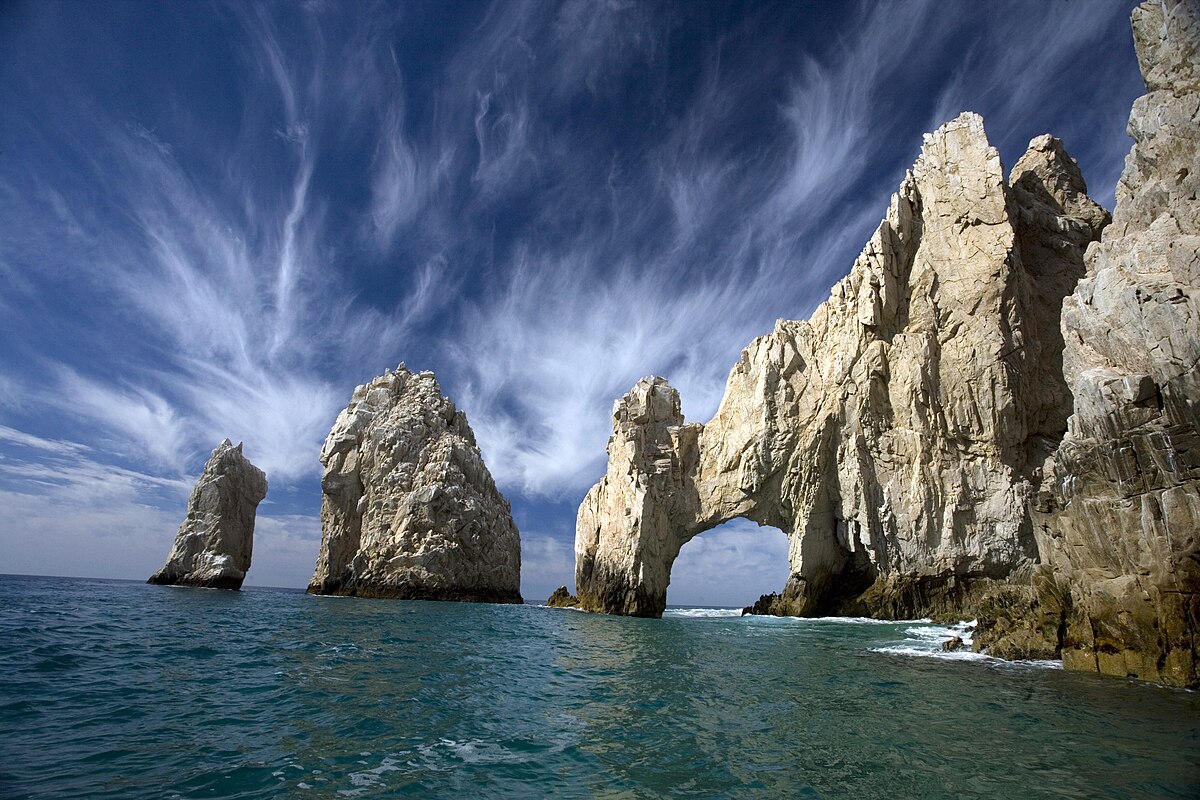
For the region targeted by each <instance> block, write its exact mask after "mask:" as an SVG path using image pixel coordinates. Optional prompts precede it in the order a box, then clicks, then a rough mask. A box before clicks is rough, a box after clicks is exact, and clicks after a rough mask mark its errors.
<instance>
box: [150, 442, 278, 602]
mask: <svg viewBox="0 0 1200 800" xmlns="http://www.w3.org/2000/svg"><path fill="white" fill-rule="evenodd" d="M266 496H267V476H266V475H264V474H263V471H262V470H260V469H259V468H258V467H256V466H254V465H253V464H251V463H250V461H249V460H248V459H247V458H246V457H245V456H244V455H242V445H241V444H240V443H239V444H238V446H237V447H234V446H233V443H232V442H230V441H229V440H228V439H226V440H225V441H223V442H221V444H219V445H218V446H217V449H216V450H213V452H212V455H211V456H210V457H209V459H208V463H207V464H205V465H204V472H203V473H202V474H201V475H200V479H199V480H198V481H196V488H195V489H193V490H192V495H191V497H190V498H188V510H187V517H186V518H185V519H184V521H183V524H182V525H180V526H179V533H178V534H176V536H175V545H174V547H172V548H171V554H170V555H169V556H168V557H167V563H166V564H164V565H163V568H162V569H160V570H159V571H158V572H156V573H154V575H152V576H151V577H150V580H149V581H147V582H148V583H157V584H163V585H178V586H200V587H206V588H210V589H240V588H241V586H242V581H243V580H244V579H245V578H246V572H247V570H249V569H250V556H251V553H252V551H253V547H254V514H255V511H256V510H257V508H258V504H259V502H260V501H261V500H262V499H263V498H264V497H266Z"/></svg>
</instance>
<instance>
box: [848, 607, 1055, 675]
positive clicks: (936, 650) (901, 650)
mask: <svg viewBox="0 0 1200 800" xmlns="http://www.w3.org/2000/svg"><path fill="white" fill-rule="evenodd" d="M919 622H924V623H928V622H929V620H919ZM977 624H978V620H974V619H973V620H969V621H964V622H958V623H956V624H954V625H945V626H943V625H931V624H926V625H914V626H911V627H908V628H905V629H904V634H905V636H906V637H907V638H905V639H904V640H902V641H899V642H893V643H890V644H888V645H886V646H884V647H873V648H871V652H873V653H888V654H890V655H898V656H916V657H919V658H940V659H943V660H945V661H987V662H991V663H994V664H1011V665H1014V666H1025V667H1035V668H1038V669H1062V662H1060V661H1043V660H1029V661H1005V660H1004V659H1000V658H995V657H993V656H989V655H988V654H987V653H976V652H975V650H974V648H973V644H974V642H973V640H972V638H971V635H972V633H974V631H975V626H976V625H977ZM955 636H957V637H958V638H960V639H962V647H961V648H959V649H958V650H951V651H945V650H943V649H942V645H943V644H945V643H946V642H947V641H949V640H950V639H953V638H954V637H955Z"/></svg>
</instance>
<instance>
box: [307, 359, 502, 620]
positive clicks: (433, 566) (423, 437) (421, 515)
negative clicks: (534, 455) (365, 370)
mask: <svg viewBox="0 0 1200 800" xmlns="http://www.w3.org/2000/svg"><path fill="white" fill-rule="evenodd" d="M321 464H322V466H323V468H324V475H323V477H322V479H321V492H322V502H321V530H322V539H321V552H320V555H319V557H318V560H317V567H316V571H315V573H314V574H313V579H312V583H310V584H309V587H308V591H309V592H310V593H312V594H334V595H353V596H359V597H395V598H403V599H414V600H462V601H471V602H483V603H520V602H522V599H521V594H520V579H521V541H520V536H519V534H518V533H517V528H516V525H515V524H514V523H513V519H512V510H511V508H510V507H509V504H508V501H507V500H505V499H504V497H503V496H502V495H501V494H500V491H499V490H498V489H497V488H496V484H495V482H494V481H493V480H492V476H491V474H490V473H489V472H488V469H487V467H486V466H485V465H484V463H483V457H482V455H481V454H480V452H479V447H478V446H477V445H476V443H475V436H474V434H473V433H472V431H471V426H470V425H468V424H467V418H466V416H465V415H464V414H463V413H462V412H461V411H459V410H458V409H456V408H455V406H454V403H453V402H451V401H450V399H449V398H447V397H445V396H444V395H443V394H442V390H441V387H440V386H439V385H438V382H437V380H436V379H435V378H434V376H433V373H432V372H421V373H413V372H410V371H409V370H408V369H406V368H405V366H404V365H403V364H401V365H400V366H399V367H397V368H396V369H395V370H394V371H392V372H389V373H387V374H385V375H382V376H380V377H378V378H375V379H374V380H373V381H371V382H370V383H368V384H365V385H363V386H359V387H358V388H357V389H355V390H354V395H353V396H352V397H351V399H350V405H349V406H347V408H346V409H345V410H343V411H342V412H341V414H339V415H338V418H337V421H336V422H335V423H334V425H333V429H332V430H331V431H330V432H329V436H328V438H327V439H326V440H325V445H324V447H323V448H322V450H321Z"/></svg>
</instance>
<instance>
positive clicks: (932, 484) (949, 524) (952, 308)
mask: <svg viewBox="0 0 1200 800" xmlns="http://www.w3.org/2000/svg"><path fill="white" fill-rule="evenodd" d="M1106 222H1107V215H1106V214H1105V212H1104V211H1103V209H1101V208H1100V207H1099V206H1097V205H1096V204H1095V203H1093V202H1092V201H1091V200H1089V199H1088V198H1087V195H1086V190H1085V186H1084V184H1083V179H1082V177H1081V175H1080V173H1079V170H1078V167H1077V166H1076V165H1075V164H1074V162H1072V161H1071V159H1070V157H1069V156H1067V154H1066V153H1065V152H1064V151H1063V148H1062V145H1061V143H1059V142H1058V141H1057V140H1054V139H1052V138H1050V137H1040V138H1038V139H1035V140H1034V142H1033V143H1032V144H1031V146H1030V149H1029V152H1028V153H1026V154H1025V156H1024V157H1022V159H1021V160H1020V161H1019V162H1018V164H1017V167H1016V169H1015V170H1014V172H1013V177H1012V184H1011V185H1010V184H1009V183H1008V182H1006V181H1005V177H1004V175H1003V172H1002V170H1001V165H1000V157H999V155H998V153H997V152H996V150H995V149H994V148H992V147H991V146H990V145H989V144H988V141H987V138H986V135H985V133H984V128H983V121H982V120H981V119H980V118H979V117H978V116H975V115H973V114H964V115H962V116H961V117H959V118H958V119H955V120H953V121H951V122H949V123H947V124H946V125H944V126H943V127H942V128H940V129H939V130H938V131H936V132H935V133H933V134H930V135H928V136H927V137H926V140H925V143H924V147H923V148H922V152H921V155H920V157H919V158H918V159H917V162H916V164H914V166H913V168H912V170H911V171H910V173H909V174H908V175H907V177H906V178H905V180H904V182H903V183H902V184H901V186H900V189H899V191H898V192H897V193H896V194H895V195H893V197H892V200H891V204H890V207H889V209H888V213H887V216H886V218H885V219H884V221H883V222H882V223H881V224H880V225H879V228H878V229H877V230H876V232H875V234H874V236H873V237H872V238H871V240H870V242H868V244H867V246H866V248H865V249H864V250H863V252H862V255H860V256H859V258H858V260H857V261H856V263H855V264H854V267H853V269H852V270H851V272H850V274H849V276H848V277H846V278H845V279H844V280H842V281H841V282H840V283H838V285H837V286H835V287H834V289H833V293H832V296H831V298H830V299H829V300H828V301H827V302H825V303H824V304H823V305H822V306H820V307H819V308H818V309H817V311H816V312H815V313H814V314H813V316H812V318H811V319H810V320H808V321H807V322H792V321H780V322H779V323H778V324H777V325H776V327H775V330H774V332H773V333H771V334H770V335H768V336H764V337H762V338H760V339H757V340H755V341H754V342H753V343H751V345H750V346H749V347H748V348H747V349H746V350H745V351H744V352H743V354H742V358H741V361H740V362H739V363H738V364H736V365H735V366H734V368H733V370H732V371H731V372H730V375H729V380H728V383H727V385H726V390H725V395H724V398H723V400H722V402H721V405H720V408H719V409H718V411H717V414H716V416H715V417H714V418H713V419H712V420H711V421H709V422H708V423H706V424H704V425H699V424H690V425H687V424H684V421H683V418H682V416H681V415H680V413H679V408H680V406H679V398H678V395H677V394H676V392H675V390H674V389H672V388H671V387H670V386H668V385H667V383H666V381H664V380H662V379H661V378H655V379H645V380H643V381H641V382H639V383H638V385H637V386H635V387H634V389H633V391H631V392H630V393H629V394H628V395H626V396H625V397H624V398H622V399H621V400H619V401H618V402H617V404H616V408H615V410H614V414H613V430H614V433H613V437H612V439H611V440H610V442H609V448H608V453H609V467H608V474H607V475H606V476H605V478H604V480H602V481H601V482H600V483H599V484H598V485H597V486H596V487H594V488H593V489H592V490H591V492H589V494H588V496H587V498H586V499H585V500H584V502H583V505H582V506H581V508H580V512H579V518H578V526H577V533H576V557H577V567H576V570H577V573H576V583H577V588H578V592H579V598H580V601H581V603H582V604H583V605H584V606H585V607H587V608H592V609H594V610H602V611H609V612H615V613H624V614H634V615H643V616H657V615H659V614H661V613H662V609H663V605H664V603H665V590H666V586H667V582H668V580H669V576H670V566H671V562H672V561H673V560H674V558H675V556H676V555H677V554H678V552H679V548H680V547H681V546H682V545H683V544H684V543H685V542H686V541H687V540H688V539H690V538H691V537H692V536H694V535H696V534H697V533H699V532H701V531H703V530H706V529H708V528H711V527H713V526H715V525H718V524H720V523H722V522H725V521H726V520H729V519H732V518H734V517H747V518H749V519H752V520H754V521H756V522H758V523H760V524H763V525H772V526H774V527H777V528H779V529H781V530H783V531H784V532H785V533H787V534H788V535H789V538H790V540H791V547H790V556H789V558H790V562H791V578H790V579H789V581H788V585H787V587H786V589H785V591H784V593H783V595H782V597H781V598H780V600H779V604H778V608H777V610H778V611H779V612H780V613H785V612H786V613H796V614H834V613H872V614H879V615H885V616H913V615H921V614H926V613H930V612H936V611H938V610H941V609H946V608H953V607H957V606H959V605H961V603H962V602H963V599H964V598H965V597H966V596H967V595H969V594H970V593H972V592H975V591H977V590H978V588H979V586H981V585H984V584H986V582H987V581H989V580H994V579H1001V578H1006V577H1008V576H1009V575H1011V574H1012V573H1013V572H1014V571H1016V570H1019V569H1022V568H1029V567H1031V566H1032V565H1033V564H1034V563H1035V562H1036V561H1037V546H1036V542H1035V540H1034V535H1033V530H1032V526H1031V524H1030V521H1029V516H1028V513H1027V511H1026V501H1027V498H1028V497H1029V496H1030V494H1031V493H1032V492H1033V490H1034V488H1035V485H1036V481H1037V477H1038V475H1039V469H1040V467H1041V465H1042V462H1043V461H1044V460H1045V458H1046V456H1047V455H1048V454H1049V453H1050V452H1051V451H1052V450H1053V447H1054V445H1055V444H1056V443H1057V441H1058V439H1059V438H1060V437H1061V435H1062V432H1063V430H1064V428H1065V425H1066V418H1067V416H1068V414H1069V413H1070V395H1069V393H1068V391H1067V387H1066V385H1065V382H1064V380H1063V378H1062V368H1061V359H1062V349H1063V344H1062V338H1061V335H1060V334H1059V333H1058V318H1059V313H1060V310H1061V304H1062V300H1063V297H1064V296H1066V295H1067V294H1068V293H1069V292H1070V291H1071V290H1072V289H1073V288H1074V284H1075V282H1076V281H1077V280H1078V279H1079V277H1080V276H1082V275H1083V273H1084V266H1083V254H1084V249H1085V247H1086V246H1087V245H1088V243H1089V242H1091V241H1093V240H1094V239H1095V238H1096V237H1097V236H1098V234H1099V231H1100V229H1101V228H1102V227H1103V225H1104V224H1105V223H1106ZM1027 253H1028V254H1030V256H1031V258H1030V260H1031V261H1033V262H1034V263H1033V264H1032V265H1030V266H1027V265H1026V254H1027Z"/></svg>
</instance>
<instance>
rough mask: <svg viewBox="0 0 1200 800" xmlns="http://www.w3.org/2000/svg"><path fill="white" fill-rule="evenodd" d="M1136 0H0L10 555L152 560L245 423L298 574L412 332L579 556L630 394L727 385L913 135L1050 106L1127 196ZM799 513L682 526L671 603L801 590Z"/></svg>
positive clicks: (4, 433)
mask: <svg viewBox="0 0 1200 800" xmlns="http://www.w3.org/2000/svg"><path fill="white" fill-rule="evenodd" d="M1132 5H1133V4H1132V3H1131V2H1127V1H1125V2H1110V1H1109V0H1086V2H1085V1H1084V0H1057V1H1056V2H1044V1H1043V0H1036V1H1034V0H1030V2H1020V1H1019V0H1011V2H1002V3H986V4H982V3H959V2H925V1H924V0H903V1H897V2H891V3H873V2H862V3H854V2H815V1H814V2H805V1H804V0H791V1H789V2H780V3H770V2H752V3H749V2H748V3H739V2H716V1H715V0H714V1H713V2H677V3H672V2H633V1H632V0H578V1H574V0H573V1H569V2H559V3H553V2H549V0H536V1H531V2H523V1H522V0H501V2H496V3H493V4H488V3H484V2H465V1H464V2H445V1H444V0H439V1H438V2H402V3H371V2H368V0H362V2H355V3H350V4H348V3H340V2H332V1H331V2H323V1H322V0H309V1H308V2H296V1H292V2H246V1H244V0H241V1H239V2H231V3H224V2H210V1H209V0H196V1H195V2H181V1H180V2H163V3H145V2H118V1H117V0H105V1H104V2H89V3H84V2H54V0H37V2H23V1H22V0H16V2H14V0H0V572H7V573H26V574H44V575H78V576H94V577H111V578H129V579H142V578H145V577H147V576H149V575H150V574H151V573H152V572H153V571H154V570H155V569H157V568H158V567H159V566H161V564H162V562H163V560H164V559H165V558H166V554H167V552H168V551H169V550H170V546H171V543H172V541H173V539H174V535H175V531H176V529H177V528H178V526H179V523H180V521H181V520H182V519H183V516H184V511H185V506H186V500H187V495H188V493H189V491H190V489H191V486H192V484H193V483H194V481H195V479H196V477H197V476H198V474H199V472H200V470H201V468H202V466H203V464H204V462H205V460H206V459H207V457H208V455H209V453H210V452H211V451H212V449H213V448H214V447H215V446H216V445H217V443H218V442H220V441H221V440H222V439H223V438H226V437H228V438H230V439H232V440H233V441H234V442H238V441H244V442H245V453H246V455H247V456H248V457H249V458H250V459H251V460H252V461H253V462H254V463H255V464H257V465H258V466H260V467H261V468H263V469H264V470H265V471H266V472H267V475H268V480H269V483H270V491H269V494H268V496H267V499H266V500H265V501H264V502H263V503H262V504H261V505H260V506H259V510H258V520H257V527H256V529H255V542H254V560H253V566H252V567H251V570H250V573H249V575H248V578H247V585H260V586H292V587H302V586H304V585H306V584H307V582H308V580H309V578H310V577H311V575H312V570H313V566H314V564H315V562H316V557H317V550H318V547H319V543H320V520H319V510H320V464H319V462H318V453H319V450H320V445H321V442H322V441H323V440H324V437H325V435H326V434H327V433H328V431H329V428H330V426H331V425H332V423H333V420H334V418H335V417H336V416H337V413H338V411H339V410H340V409H341V408H342V407H344V406H345V404H346V403H347V402H348V400H349V398H350V394H351V393H352V391H353V389H354V387H355V386H356V385H358V384H361V383H365V382H367V381H368V380H370V379H371V378H372V377H374V376H376V375H379V374H382V373H383V372H384V371H385V370H388V369H390V368H393V367H395V366H396V365H397V364H398V363H400V362H405V363H406V364H407V365H408V366H409V367H410V368H412V369H414V370H427V369H428V370H433V371H434V372H435V373H436V375H437V377H438V380H439V382H440V383H441V385H442V388H443V391H444V392H445V393H446V394H447V395H448V396H449V397H450V398H451V399H452V400H454V402H455V403H456V404H457V405H458V406H459V408H461V409H463V410H464V411H465V412H466V414H467V417H468V419H469V421H470V423H471V426H472V428H473V429H474V431H475V434H476V437H477V439H478V441H479V444H480V447H481V449H482V451H483V455H484V458H485V460H486V462H487V464H488V466H489V468H490V470H491V472H492V474H493V476H494V477H495V479H496V481H497V484H498V485H499V487H500V489H501V491H502V492H503V493H504V494H505V496H506V497H507V498H508V499H509V501H510V502H511V503H512V506H513V512H514V518H515V520H516V523H517V526H518V528H519V529H520V532H521V539H522V559H523V566H522V591H523V593H524V595H525V597H526V600H527V601H529V602H540V601H541V600H543V599H544V598H545V597H546V596H547V595H549V593H550V591H551V590H552V589H553V588H554V587H555V586H558V585H559V584H563V583H565V584H567V585H568V586H572V585H573V576H574V555H573V541H574V520H575V511H576V509H577V508H578V505H579V503H580V501H581V500H582V499H583V496H584V494H585V493H586V492H587V489H588V488H589V487H590V486H591V485H592V484H593V483H595V482H596V481H597V480H598V479H599V478H600V477H601V476H602V475H603V474H604V469H605V463H606V455H605V452H604V449H605V445H606V442H607V439H608V436H609V434H610V433H611V419H610V414H611V410H612V403H613V400H614V399H615V398H617V397H619V396H620V395H622V394H623V393H624V392H626V391H628V390H629V388H630V387H632V386H633V384H634V383H635V382H636V381H637V380H638V378H640V377H642V376H645V375H652V374H653V375H663V376H665V377H667V378H669V379H670V381H671V382H672V384H673V385H674V386H676V387H677V388H678V389H679V390H680V393H681V395H682V399H683V409H684V413H685V415H686V417H687V418H688V420H694V421H705V420H707V419H709V418H710V417H711V416H712V414H713V413H714V412H715V410H716V407H717V404H718V402H719V401H720V397H721V393H722V391H723V389H724V383H725V378H726V376H727V374H728V371H729V369H730V367H731V366H732V365H733V363H734V362H735V361H736V360H737V358H738V355H739V353H740V352H741V349H742V348H743V347H745V346H746V345H747V344H748V343H749V342H750V341H751V339H753V338H754V337H756V336H759V335H762V334H764V333H767V332H769V331H770V330H771V329H772V327H773V326H774V322H775V320H776V319H778V318H788V319H801V318H805V317H807V316H808V315H809V314H811V312H812V311H813V309H814V308H816V306H817V305H818V304H819V303H821V302H822V301H823V300H825V299H826V298H827V297H828V295H829V290H830V287H831V286H832V285H833V284H834V283H835V282H836V281H837V280H838V279H839V278H841V277H842V276H843V275H845V274H846V273H847V272H848V271H849V269H850V266H851V264H852V263H853V261H854V258H855V256H856V255H857V254H858V252H859V250H860V249H861V248H862V246H863V245H864V244H865V243H866V241H867V239H868V238H869V236H870V234H871V232H872V231H873V230H874V228H875V227H876V226H877V225H878V223H879V220H880V219H882V218H883V216H884V214H885V212H886V209H887V205H888V200H889V197H890V194H891V193H892V192H893V191H895V189H896V187H897V186H898V185H899V183H900V182H901V180H902V179H903V177H904V173H905V170H906V169H907V168H908V167H909V166H911V164H912V162H913V161H914V159H915V158H916V156H917V154H918V152H919V150H920V145H921V137H922V134H923V133H925V132H927V131H932V130H934V129H935V128H937V127H938V126H939V125H941V124H942V123H944V122H946V121H947V120H949V119H952V118H953V117H955V116H957V115H958V114H959V113H960V112H962V111H975V112H977V113H980V114H982V115H983V118H984V122H985V126H986V128H987V132H988V135H989V138H990V140H991V142H992V144H993V145H995V146H996V147H997V148H998V149H999V151H1000V154H1001V157H1002V159H1003V161H1004V163H1005V164H1006V165H1007V166H1009V167H1011V165H1012V164H1014V163H1015V162H1016V160H1017V159H1018V158H1019V157H1020V156H1021V154H1022V153H1023V152H1024V151H1025V149H1026V147H1027V145H1028V142H1029V140H1030V139H1032V138H1033V137H1035V136H1037V135H1039V134H1042V133H1046V132H1050V133H1053V134H1054V135H1056V136H1058V137H1060V138H1061V139H1063V141H1064V143H1065V145H1066V147H1067V150H1068V151H1069V152H1070V153H1071V154H1072V155H1073V156H1074V157H1075V158H1076V159H1077V160H1078V162H1079V164H1080V166H1081V168H1082V170H1083V174H1084V176H1085V178H1086V180H1087V182H1088V185H1089V187H1090V189H1091V194H1092V196H1093V197H1094V198H1095V199H1096V200H1097V201H1099V202H1100V203H1101V204H1103V205H1105V206H1106V207H1108V208H1110V209H1111V208H1112V204H1113V192H1114V187H1115V184H1116V181H1117V178H1118V176H1119V173H1120V170H1121V166H1122V164H1123V160H1124V156H1125V153H1126V152H1127V151H1128V149H1129V146H1130V144H1131V141H1130V140H1129V138H1128V137H1127V135H1126V133H1125V122H1126V119H1127V116H1128V111H1129V107H1130V104H1131V103H1132V101H1133V100H1134V99H1135V98H1136V97H1137V96H1138V95H1139V94H1141V93H1142V92H1143V91H1144V89H1143V87H1142V84H1141V81H1140V78H1139V76H1138V72H1137V67H1136V61H1135V58H1134V54H1133V47H1132V42H1131V39H1130V34H1129V24H1128V17H1129V12H1130V10H1131V8H1132ZM786 552H787V547H786V539H785V537H784V535H783V534H782V533H781V532H779V531H776V530H774V529H759V528H757V527H756V526H755V525H753V524H752V523H748V522H745V521H734V522H731V523H728V524H726V525H725V526H722V527H721V528H718V529H715V530H713V531H710V532H708V533H705V534H704V535H702V536H700V537H697V538H696V539H694V540H693V541H692V542H689V543H688V544H687V545H685V547H684V550H683V553H682V554H681V556H680V559H679V561H677V562H676V566H675V569H674V571H673V580H672V584H671V588H670V590H669V592H668V603H672V604H712V605H744V604H747V603H749V602H751V601H752V600H754V599H755V598H757V597H758V595H759V594H761V593H763V592H767V591H773V590H778V589H780V588H782V585H783V582H784V580H785V579H786V576H787V563H786V558H787V557H786Z"/></svg>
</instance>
